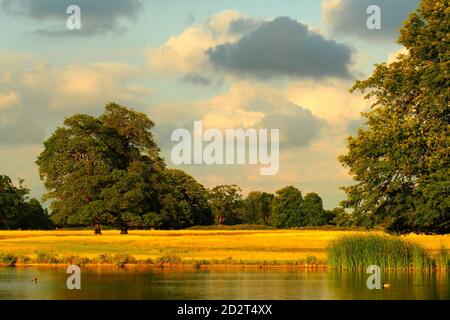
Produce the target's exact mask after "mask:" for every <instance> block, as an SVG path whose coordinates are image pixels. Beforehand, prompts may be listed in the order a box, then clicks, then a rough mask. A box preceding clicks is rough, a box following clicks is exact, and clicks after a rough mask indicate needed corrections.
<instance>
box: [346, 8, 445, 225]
mask: <svg viewBox="0 0 450 320" xmlns="http://www.w3.org/2000/svg"><path fill="white" fill-rule="evenodd" d="M449 21H450V10H449V6H448V3H447V1H446V0H422V1H421V4H420V7H419V9H418V11H417V12H415V13H413V14H412V15H410V17H409V18H408V20H407V21H406V22H405V24H404V27H403V28H402V29H401V32H400V38H399V43H400V44H402V45H403V46H405V47H406V49H408V53H407V54H405V55H401V56H400V58H399V59H398V60H397V61H396V62H393V63H391V64H385V63H384V64H379V65H377V66H376V68H375V71H374V72H373V74H372V76H371V77H370V78H368V79H367V80H365V81H357V82H356V84H355V86H354V87H353V89H352V92H356V91H358V92H361V93H365V94H366V96H365V97H366V98H367V99H370V100H371V101H373V104H372V108H371V110H370V111H369V112H367V113H365V114H364V116H365V118H366V124H367V128H366V129H364V130H362V129H361V130H359V132H358V134H357V135H356V137H350V138H349V142H348V149H349V150H348V153H347V154H346V155H344V156H341V157H340V161H341V162H342V163H343V164H344V165H345V166H346V167H348V168H349V169H350V173H351V174H352V175H353V177H354V180H356V181H357V182H358V183H357V184H354V185H352V186H349V187H345V188H344V190H345V191H346V193H347V200H346V201H344V202H343V205H344V206H345V207H349V208H353V210H354V212H353V215H354V217H355V220H356V222H357V223H359V224H364V225H366V226H369V227H370V226H373V225H375V224H379V223H384V224H385V225H387V227H388V230H390V231H393V232H402V233H406V232H410V231H418V232H433V233H448V232H450V200H449V199H450V172H449V170H450V156H449V155H450V153H449V149H450V135H449V117H450V113H449V95H450V91H449V90H448V88H449V87H450V74H449V70H450V63H449V57H450V43H449V42H450V40H449V37H448V34H449V30H450V26H449Z"/></svg>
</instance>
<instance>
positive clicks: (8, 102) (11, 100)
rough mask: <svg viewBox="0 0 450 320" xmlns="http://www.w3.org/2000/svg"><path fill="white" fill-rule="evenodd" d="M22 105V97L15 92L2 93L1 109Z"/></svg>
mask: <svg viewBox="0 0 450 320" xmlns="http://www.w3.org/2000/svg"><path fill="white" fill-rule="evenodd" d="M19 103H20V96H19V94H18V93H17V92H15V91H9V92H5V93H1V92H0V109H10V108H13V107H15V106H17V105H18V104H19Z"/></svg>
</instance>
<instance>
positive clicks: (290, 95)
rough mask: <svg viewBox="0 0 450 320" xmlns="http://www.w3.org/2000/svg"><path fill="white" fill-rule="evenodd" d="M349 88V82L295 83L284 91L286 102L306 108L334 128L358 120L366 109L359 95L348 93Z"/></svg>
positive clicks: (366, 104)
mask: <svg viewBox="0 0 450 320" xmlns="http://www.w3.org/2000/svg"><path fill="white" fill-rule="evenodd" d="M351 86H352V83H351V82H350V81H330V82H320V83H318V82H315V81H296V82H293V83H291V84H290V85H289V86H288V87H287V88H286V89H284V91H285V95H286V99H287V100H288V101H290V102H292V103H294V104H297V105H301V106H306V107H307V108H308V110H310V111H311V112H312V114H313V115H314V116H316V117H319V118H322V119H325V120H326V121H327V122H328V123H330V124H332V125H333V126H336V125H341V124H343V123H346V122H348V121H351V120H354V119H358V118H359V117H360V114H361V112H363V111H365V110H367V108H368V105H369V104H368V102H367V100H364V98H363V97H362V96H361V95H357V94H353V95H351V94H349V93H348V88H350V87H351Z"/></svg>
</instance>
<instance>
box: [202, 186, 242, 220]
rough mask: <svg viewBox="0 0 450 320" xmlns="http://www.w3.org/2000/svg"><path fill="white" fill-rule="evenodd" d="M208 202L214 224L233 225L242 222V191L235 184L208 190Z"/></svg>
mask: <svg viewBox="0 0 450 320" xmlns="http://www.w3.org/2000/svg"><path fill="white" fill-rule="evenodd" d="M209 203H210V206H211V208H212V210H213V214H214V220H215V223H216V224H225V225H235V224H239V223H241V222H242V213H243V200H242V191H241V189H240V188H239V187H238V186H236V185H221V186H217V187H214V188H213V189H211V190H210V192H209Z"/></svg>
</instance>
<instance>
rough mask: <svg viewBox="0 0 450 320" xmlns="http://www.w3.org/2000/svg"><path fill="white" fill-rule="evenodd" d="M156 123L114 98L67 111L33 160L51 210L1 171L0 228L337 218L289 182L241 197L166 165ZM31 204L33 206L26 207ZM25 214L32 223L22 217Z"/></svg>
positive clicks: (285, 224) (291, 223)
mask: <svg viewBox="0 0 450 320" xmlns="http://www.w3.org/2000/svg"><path fill="white" fill-rule="evenodd" d="M153 126H154V123H153V122H152V121H151V120H150V119H149V118H148V117H147V116H146V115H145V114H143V113H140V112H137V111H134V110H132V109H129V108H126V107H124V106H120V105H118V104H115V103H110V104H108V105H107V106H106V108H105V112H104V113H103V114H102V115H100V116H99V117H92V116H88V115H82V114H77V115H74V116H72V117H69V118H67V119H66V120H65V121H64V125H63V126H61V127H59V128H57V129H56V130H55V132H54V133H53V134H52V135H51V136H50V138H48V139H47V140H46V141H45V142H44V150H43V151H42V153H41V154H40V155H39V156H38V159H37V161H36V163H37V165H38V168H39V173H40V176H41V178H42V180H43V182H44V185H45V187H46V189H47V193H46V194H45V195H44V197H43V199H44V200H50V207H49V209H50V215H48V214H47V210H44V209H42V207H41V205H40V204H39V202H38V201H37V200H35V199H31V200H29V201H28V200H27V199H26V195H27V194H28V190H27V189H25V188H23V187H22V186H19V187H17V188H16V187H14V186H13V185H12V183H11V180H10V179H9V178H8V177H6V176H4V177H3V178H2V181H4V182H2V185H1V189H0V191H1V193H0V199H1V200H0V201H2V202H1V203H2V204H3V205H2V216H1V220H0V221H2V223H1V224H0V228H3V229H17V228H23V229H27V228H50V227H88V226H91V227H92V228H93V229H94V231H95V233H96V234H100V233H101V226H108V227H113V228H117V229H119V230H120V231H121V233H123V234H126V233H128V230H130V229H138V228H143V229H183V228H189V227H192V226H208V225H214V224H217V225H222V224H223V225H236V224H242V223H245V224H258V225H265V226H273V227H276V228H293V227H305V226H322V225H325V224H331V223H333V222H332V220H333V219H334V218H335V217H334V216H333V215H332V214H330V213H328V214H327V212H326V211H325V210H324V209H323V205H322V199H321V198H320V197H319V195H317V194H316V193H310V194H307V195H306V196H305V197H303V196H302V193H301V192H300V190H298V189H296V188H295V187H293V186H289V187H286V188H283V189H281V190H279V191H277V192H276V193H275V194H270V193H266V192H259V191H255V192H250V193H249V195H248V196H247V197H246V198H244V197H243V195H242V191H241V189H240V188H239V187H238V186H236V185H221V186H216V187H214V188H212V189H211V190H208V189H206V188H205V187H204V186H203V185H202V184H200V183H199V182H197V181H196V180H195V179H194V178H193V177H192V176H190V175H188V174H187V173H185V172H184V171H181V170H175V169H170V168H167V167H166V165H165V163H164V160H163V159H162V158H161V157H160V155H159V148H158V146H157V144H156V143H155V141H154V139H153V135H152V133H151V129H152V128H153ZM13 197H14V199H15V200H12V198H13ZM28 207H30V208H31V207H32V208H34V210H31V209H29V210H28V209H24V208H28ZM28 212H33V213H34V214H37V213H36V212H39V213H40V217H41V218H40V219H41V220H38V219H37V220H36V219H35V220H33V219H31V218H30V219H28V218H29V213H28ZM48 218H50V220H49V219H48ZM27 219H28V220H29V221H28V224H26V223H23V221H25V220H27ZM19 221H22V222H19ZM33 221H35V222H33ZM44 221H46V222H45V223H44Z"/></svg>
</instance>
